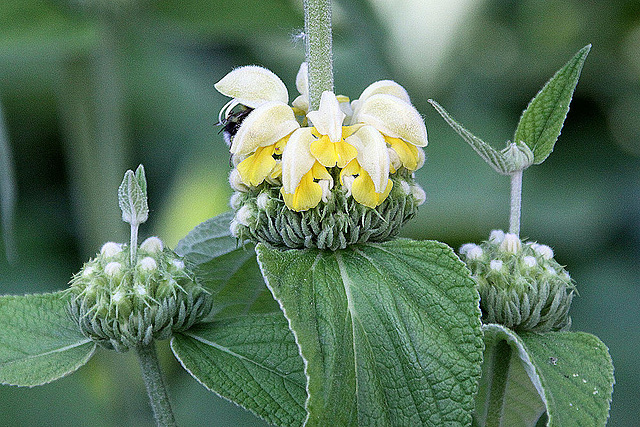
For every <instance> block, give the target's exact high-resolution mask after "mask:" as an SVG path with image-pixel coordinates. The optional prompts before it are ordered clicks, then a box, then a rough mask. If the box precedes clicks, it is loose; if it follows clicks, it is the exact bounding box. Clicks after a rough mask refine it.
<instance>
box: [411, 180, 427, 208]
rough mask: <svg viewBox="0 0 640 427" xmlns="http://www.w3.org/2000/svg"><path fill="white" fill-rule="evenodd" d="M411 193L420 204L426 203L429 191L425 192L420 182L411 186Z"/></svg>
mask: <svg viewBox="0 0 640 427" xmlns="http://www.w3.org/2000/svg"><path fill="white" fill-rule="evenodd" d="M411 194H412V195H413V198H414V199H416V203H417V204H418V206H420V205H422V204H424V202H426V201H427V193H425V192H424V190H423V189H422V187H420V186H419V185H418V184H416V185H414V186H413V187H411Z"/></svg>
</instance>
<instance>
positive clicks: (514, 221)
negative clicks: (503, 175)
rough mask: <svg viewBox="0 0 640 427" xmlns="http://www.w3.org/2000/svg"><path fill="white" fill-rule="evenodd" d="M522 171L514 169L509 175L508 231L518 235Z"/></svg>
mask: <svg viewBox="0 0 640 427" xmlns="http://www.w3.org/2000/svg"><path fill="white" fill-rule="evenodd" d="M522 172H523V170H522V169H521V170H518V171H514V172H512V173H511V174H510V176H511V216H510V217H509V233H512V234H515V235H516V236H518V237H519V236H520V213H521V211H522Z"/></svg>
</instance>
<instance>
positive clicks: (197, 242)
mask: <svg viewBox="0 0 640 427" xmlns="http://www.w3.org/2000/svg"><path fill="white" fill-rule="evenodd" d="M232 218H233V214H232V213H224V214H221V215H218V216H217V217H214V218H211V219H208V220H207V221H205V222H203V223H202V224H200V225H198V226H197V227H195V228H194V229H193V230H192V231H191V232H190V233H189V234H188V235H187V236H186V237H185V238H184V239H182V240H181V241H180V242H178V245H177V246H176V248H175V252H176V253H177V254H178V255H180V256H182V257H184V258H185V261H186V262H187V264H188V265H189V266H190V268H191V269H192V270H193V272H194V273H195V275H196V278H197V279H198V282H199V283H200V284H201V285H202V286H204V287H206V288H207V289H208V290H209V291H210V292H211V294H212V296H213V299H214V307H213V310H214V311H213V318H214V319H223V318H229V317H237V316H239V315H243V314H247V313H249V312H252V313H269V312H279V311H280V309H279V308H278V304H277V303H276V302H275V301H274V300H273V297H272V296H271V293H270V292H269V290H268V289H267V287H266V286H265V284H264V280H263V278H262V274H261V273H260V269H259V268H258V263H257V262H256V255H255V252H254V250H253V248H252V247H251V246H250V245H244V246H239V245H238V241H237V239H236V238H235V237H233V236H232V235H231V232H230V231H229V223H230V222H231V219H232Z"/></svg>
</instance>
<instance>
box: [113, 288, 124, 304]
mask: <svg viewBox="0 0 640 427" xmlns="http://www.w3.org/2000/svg"><path fill="white" fill-rule="evenodd" d="M125 295H126V293H125V292H124V290H122V289H118V290H117V291H116V292H115V293H114V294H113V295H111V300H112V301H113V302H115V303H116V304H118V303H119V302H120V301H122V299H123V298H124V297H125Z"/></svg>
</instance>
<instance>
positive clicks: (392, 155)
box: [215, 63, 427, 249]
mask: <svg viewBox="0 0 640 427" xmlns="http://www.w3.org/2000/svg"><path fill="white" fill-rule="evenodd" d="M215 87H216V89H217V90H218V91H219V92H221V93H222V94H224V95H226V96H229V97H231V98H232V99H231V101H229V103H227V105H226V106H225V107H224V108H223V109H222V111H221V112H220V123H221V124H224V126H225V127H224V130H225V138H226V140H227V142H228V144H229V146H230V151H231V155H232V162H233V165H234V169H233V171H232V172H231V174H230V183H231V186H232V187H233V188H234V190H236V192H237V193H244V194H240V195H237V196H236V201H237V200H239V199H241V200H242V201H241V203H235V204H236V205H238V206H237V208H238V209H237V210H239V208H240V207H243V206H249V205H248V204H247V203H246V202H247V201H248V199H257V198H258V196H259V195H260V194H265V195H266V196H263V198H264V197H267V198H268V199H269V200H271V199H278V200H281V201H282V202H283V203H284V206H286V209H287V210H288V211H290V212H292V213H298V214H300V213H309V215H313V213H312V211H315V212H316V213H317V212H320V211H321V212H322V215H321V216H322V217H324V216H325V215H326V214H329V215H331V214H333V213H335V212H337V211H338V210H347V211H354V210H356V211H358V212H359V215H360V214H364V215H366V212H365V211H364V210H362V209H361V208H360V207H358V208H356V207H355V205H359V206H361V207H363V208H368V209H369V210H371V209H374V210H375V209H378V214H379V215H378V216H380V214H381V213H382V212H383V211H385V210H388V208H387V206H386V205H384V204H385V202H387V204H390V205H393V206H394V211H393V213H387V214H388V215H391V216H397V217H398V221H399V222H400V224H393V226H394V229H396V228H399V226H400V225H401V224H402V223H403V222H405V221H406V220H407V219H408V218H410V217H411V216H413V214H414V213H415V208H416V207H417V206H418V205H420V204H421V203H423V202H424V200H425V195H424V191H423V190H422V188H420V187H419V186H418V185H417V184H416V183H415V180H414V176H413V172H414V171H416V170H417V169H419V168H420V167H422V165H423V163H424V153H423V151H422V149H421V147H424V146H426V145H427V130H426V127H425V125H424V121H423V120H422V117H421V116H420V114H419V113H418V111H417V110H416V109H415V108H414V107H413V105H412V104H411V102H410V99H409V96H408V94H407V92H406V90H405V89H404V88H402V86H400V85H399V84H397V83H395V82H393V81H390V80H382V81H378V82H375V83H373V84H372V85H370V86H369V87H367V88H366V89H365V90H364V91H363V93H362V94H361V96H360V98H358V99H357V100H354V101H351V102H350V101H349V98H347V97H345V96H341V95H339V96H337V95H335V94H334V93H332V92H328V91H327V92H324V93H323V94H322V97H321V100H320V106H319V108H318V110H314V111H309V110H310V107H309V105H310V103H309V91H308V78H307V66H306V63H303V64H302V66H301V67H300V71H299V72H298V76H297V78H296V87H297V89H298V91H299V92H300V96H298V97H297V98H296V99H295V100H294V101H293V102H292V105H291V106H290V105H288V99H289V94H288V92H287V88H286V86H285V85H284V83H282V81H281V80H280V79H279V78H278V77H277V76H276V75H275V74H274V73H272V72H271V71H269V70H267V69H265V68H262V67H257V66H246V67H241V68H237V69H235V70H233V71H232V72H230V73H229V74H227V75H226V76H225V77H224V78H223V79H222V80H220V81H219V82H218V83H216V85H215ZM394 184H395V186H398V187H400V188H398V189H397V190H396V191H395V192H394V193H392V190H393V189H394ZM274 189H275V190H277V191H275V192H274V191H272V190H274ZM247 193H249V194H250V195H251V196H250V197H247ZM390 194H392V196H390ZM393 194H395V195H396V199H395V200H394V201H391V202H389V201H388V200H389V199H390V198H393ZM400 198H402V199H403V203H402V213H401V214H400V215H397V212H396V210H397V208H398V206H397V205H398V201H399V199H400ZM263 204H264V203H263ZM232 205H233V203H232ZM383 205H384V206H383ZM405 205H407V206H406V207H405ZM327 206H333V207H336V209H333V208H330V209H329V211H327ZM247 210H249V211H251V213H253V215H249V216H247V215H246V213H247ZM260 210H261V209H260V206H258V204H257V203H254V205H252V206H251V207H249V208H245V215H244V216H243V215H240V216H237V218H236V221H235V224H234V226H233V227H232V230H234V232H235V233H236V235H237V234H238V232H240V231H242V232H244V233H247V234H248V235H250V236H251V237H254V238H256V239H257V240H262V241H268V242H270V243H272V244H276V245H284V246H289V247H321V246H322V245H320V246H318V245H317V242H318V236H317V233H315V234H314V233H311V234H312V236H311V238H309V235H308V233H307V234H305V233H302V234H301V235H299V236H297V237H296V236H294V238H293V240H301V241H302V243H292V244H289V243H291V242H289V241H291V240H292V239H289V237H290V235H291V233H287V236H285V237H284V238H281V237H282V236H281V237H274V238H273V239H272V238H263V237H262V235H264V232H266V231H265V230H266V229H267V228H268V225H267V223H264V226H260V225H258V224H257V223H255V221H254V223H250V222H249V221H248V220H247V218H253V219H255V218H257V217H259V215H257V214H256V212H257V211H260ZM262 211H264V209H262ZM285 215H289V218H290V219H291V220H292V221H294V222H296V223H297V224H298V225H300V226H301V227H303V228H304V227H307V226H309V227H310V224H308V221H306V220H305V219H304V218H306V217H304V218H303V217H301V216H295V215H293V216H292V215H291V214H286V213H285ZM352 220H353V221H352V222H354V223H357V222H358V221H360V220H362V217H361V215H360V217H358V218H355V217H353V218H352ZM288 222H290V221H289V220H288ZM265 227H266V228H265ZM260 228H264V229H265V230H262V231H261V230H259V229H260ZM311 228H313V227H311ZM320 228H322V227H320ZM293 229H295V227H293ZM294 231H295V230H294ZM343 231H345V230H344V229H343ZM358 231H359V232H361V231H363V230H362V229H359V230H358ZM394 232H395V231H394ZM269 234H273V233H269ZM294 234H295V233H294ZM366 234H367V233H364V234H363V233H359V235H361V236H364V235H366ZM382 234H384V235H385V236H386V237H388V233H386V231H385V232H382V233H381V234H380V236H381V235H382ZM391 234H393V233H391ZM341 236H342V237H341ZM341 236H336V242H343V241H344V242H347V241H348V242H347V243H336V244H333V243H332V244H330V245H328V247H331V248H334V249H335V248H336V247H344V245H346V244H350V243H355V242H358V241H363V239H362V238H361V237H359V238H358V239H356V241H353V239H348V238H345V237H344V233H342V234H341ZM380 236H379V237H378V239H380V238H381V237H380ZM239 237H240V236H239ZM367 239H369V237H367V238H366V239H364V240H367ZM331 240H333V239H331ZM336 245H337V246H336Z"/></svg>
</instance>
